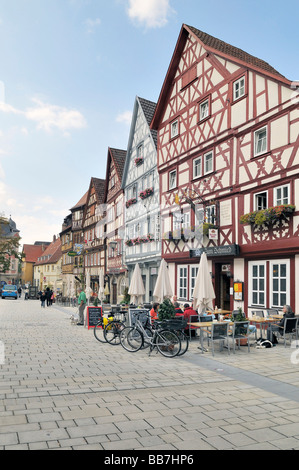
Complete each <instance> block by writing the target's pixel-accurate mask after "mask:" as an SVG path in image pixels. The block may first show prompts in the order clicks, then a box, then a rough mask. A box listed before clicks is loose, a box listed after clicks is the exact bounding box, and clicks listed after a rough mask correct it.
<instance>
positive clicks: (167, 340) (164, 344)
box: [155, 330, 181, 357]
mask: <svg viewBox="0 0 299 470" xmlns="http://www.w3.org/2000/svg"><path fill="white" fill-rule="evenodd" d="M155 344H156V346H157V349H158V351H159V352H160V353H161V354H162V356H165V357H175V356H177V355H178V354H179V352H180V350H181V340H180V338H179V337H178V335H177V334H175V332H174V331H170V330H162V331H157V336H156V340H155Z"/></svg>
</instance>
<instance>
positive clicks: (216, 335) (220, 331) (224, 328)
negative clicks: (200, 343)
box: [208, 322, 230, 356]
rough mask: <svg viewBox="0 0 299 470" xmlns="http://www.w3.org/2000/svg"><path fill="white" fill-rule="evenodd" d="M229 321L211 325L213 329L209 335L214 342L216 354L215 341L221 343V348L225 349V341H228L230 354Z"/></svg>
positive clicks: (210, 340)
mask: <svg viewBox="0 0 299 470" xmlns="http://www.w3.org/2000/svg"><path fill="white" fill-rule="evenodd" d="M228 328H229V322H226V323H220V324H219V323H213V324H212V326H211V331H210V334H209V336H208V340H209V343H210V342H211V343H212V354H213V356H214V343H215V342H219V343H220V349H221V350H222V349H223V345H224V342H226V343H227V350H228V354H230V350H229V334H228Z"/></svg>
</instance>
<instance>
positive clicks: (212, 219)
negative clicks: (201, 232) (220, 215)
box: [205, 205, 216, 224]
mask: <svg viewBox="0 0 299 470" xmlns="http://www.w3.org/2000/svg"><path fill="white" fill-rule="evenodd" d="M205 222H206V223H207V224H215V223H216V206H215V205H211V206H207V207H206V208H205Z"/></svg>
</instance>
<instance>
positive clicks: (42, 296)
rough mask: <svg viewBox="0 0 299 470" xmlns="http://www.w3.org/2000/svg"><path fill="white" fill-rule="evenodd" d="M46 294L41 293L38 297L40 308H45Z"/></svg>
mask: <svg viewBox="0 0 299 470" xmlns="http://www.w3.org/2000/svg"><path fill="white" fill-rule="evenodd" d="M46 298H47V297H46V294H45V293H44V292H42V293H41V295H40V301H41V307H42V308H46V306H45V302H46Z"/></svg>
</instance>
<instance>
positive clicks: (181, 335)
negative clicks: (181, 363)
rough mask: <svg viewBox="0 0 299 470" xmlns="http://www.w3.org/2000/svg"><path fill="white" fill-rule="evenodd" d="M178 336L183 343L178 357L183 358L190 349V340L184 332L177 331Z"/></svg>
mask: <svg viewBox="0 0 299 470" xmlns="http://www.w3.org/2000/svg"><path fill="white" fill-rule="evenodd" d="M176 334H177V335H178V337H179V338H180V341H181V350H180V352H179V353H178V356H182V355H183V354H185V352H187V351H188V348H189V338H188V336H187V335H186V334H185V333H184V332H183V331H176Z"/></svg>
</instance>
